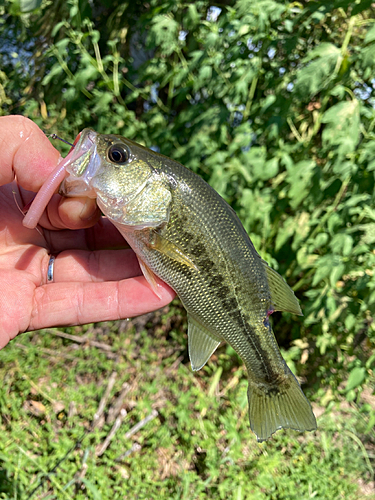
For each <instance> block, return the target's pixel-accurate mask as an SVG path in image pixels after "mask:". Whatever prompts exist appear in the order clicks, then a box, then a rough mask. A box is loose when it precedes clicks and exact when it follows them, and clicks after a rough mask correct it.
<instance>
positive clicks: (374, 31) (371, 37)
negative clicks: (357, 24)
mask: <svg viewBox="0 0 375 500" xmlns="http://www.w3.org/2000/svg"><path fill="white" fill-rule="evenodd" d="M364 42H365V45H367V44H368V43H371V42H375V24H373V25H372V26H371V27H370V29H369V30H368V31H367V33H366V36H365V40H364Z"/></svg>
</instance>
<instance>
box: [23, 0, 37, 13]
mask: <svg viewBox="0 0 375 500" xmlns="http://www.w3.org/2000/svg"><path fill="white" fill-rule="evenodd" d="M41 4H42V0H20V11H21V12H22V14H25V13H26V12H31V11H33V10H36V9H38V8H39V7H40V6H41Z"/></svg>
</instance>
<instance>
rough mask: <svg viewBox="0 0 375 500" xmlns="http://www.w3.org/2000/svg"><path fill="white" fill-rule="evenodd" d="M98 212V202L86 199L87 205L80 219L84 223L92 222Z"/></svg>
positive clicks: (84, 206)
mask: <svg viewBox="0 0 375 500" xmlns="http://www.w3.org/2000/svg"><path fill="white" fill-rule="evenodd" d="M97 210H98V206H97V204H96V201H95V200H93V199H92V198H86V201H85V204H84V205H83V208H82V210H81V213H80V214H79V218H80V219H81V220H82V221H87V220H90V219H92V218H93V217H94V215H96V212H97Z"/></svg>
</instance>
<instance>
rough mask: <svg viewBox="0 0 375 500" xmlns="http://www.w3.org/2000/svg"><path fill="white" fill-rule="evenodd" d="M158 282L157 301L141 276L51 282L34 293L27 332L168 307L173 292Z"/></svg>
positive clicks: (105, 319)
mask: <svg viewBox="0 0 375 500" xmlns="http://www.w3.org/2000/svg"><path fill="white" fill-rule="evenodd" d="M158 283H160V286H159V292H160V298H159V297H157V296H156V295H155V294H154V292H153V291H152V290H151V289H150V287H149V285H148V283H147V281H146V279H145V278H144V277H136V278H130V279H126V280H123V281H116V282H103V283H61V284H60V283H50V284H48V285H43V286H40V287H38V288H37V289H36V290H35V295H34V309H33V311H32V316H31V322H30V325H29V330H38V329H40V328H47V327H52V326H72V325H83V324H87V323H93V322H97V321H111V320H118V319H125V318H131V317H134V316H139V315H141V314H146V313H148V312H151V311H155V310H157V309H160V308H161V307H164V306H165V305H167V304H168V303H169V302H170V301H171V300H172V299H173V298H174V297H175V293H174V291H173V290H172V289H171V288H170V287H169V286H168V285H166V284H165V283H163V282H162V281H160V280H158Z"/></svg>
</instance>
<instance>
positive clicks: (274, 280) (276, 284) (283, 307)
mask: <svg viewBox="0 0 375 500" xmlns="http://www.w3.org/2000/svg"><path fill="white" fill-rule="evenodd" d="M262 263H263V265H264V268H265V270H266V274H267V281H268V286H269V289H270V292H271V300H272V304H273V307H274V310H275V311H288V312H291V313H293V314H297V315H298V316H303V314H302V311H301V308H300V305H299V303H298V299H297V297H296V296H295V295H294V292H293V290H292V289H291V288H290V286H289V285H288V284H287V283H286V282H285V281H284V279H283V278H282V277H281V276H280V274H279V273H277V272H276V271H275V270H274V269H272V268H271V267H269V265H268V264H267V263H266V262H264V261H263V262H262Z"/></svg>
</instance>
